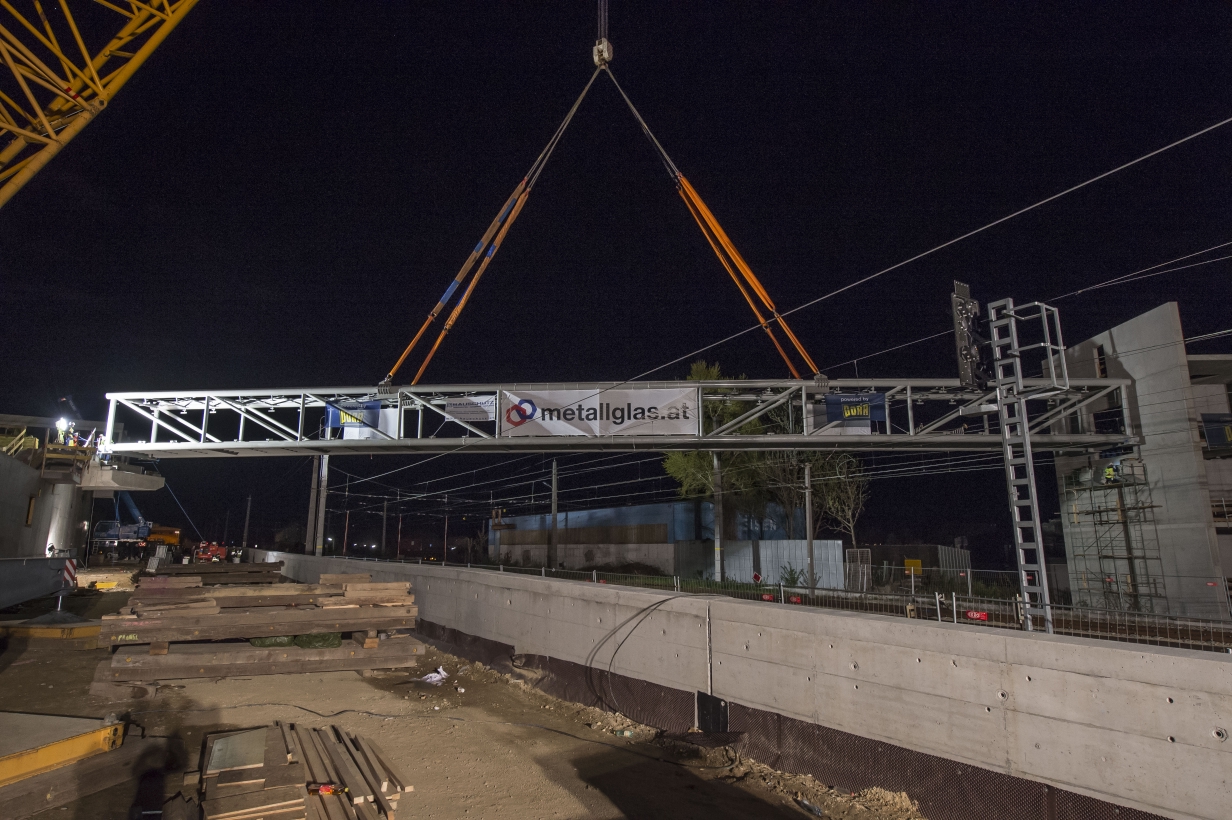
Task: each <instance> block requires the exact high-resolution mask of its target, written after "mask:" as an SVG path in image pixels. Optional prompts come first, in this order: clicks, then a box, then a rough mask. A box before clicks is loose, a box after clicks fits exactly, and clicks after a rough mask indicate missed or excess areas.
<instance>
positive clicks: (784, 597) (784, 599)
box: [779, 581, 787, 604]
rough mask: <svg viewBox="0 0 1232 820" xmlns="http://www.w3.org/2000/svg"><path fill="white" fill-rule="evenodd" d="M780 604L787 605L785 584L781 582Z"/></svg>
mask: <svg viewBox="0 0 1232 820" xmlns="http://www.w3.org/2000/svg"><path fill="white" fill-rule="evenodd" d="M779 603H780V604H785V603H787V596H786V595H785V594H784V593H783V582H782V581H779Z"/></svg>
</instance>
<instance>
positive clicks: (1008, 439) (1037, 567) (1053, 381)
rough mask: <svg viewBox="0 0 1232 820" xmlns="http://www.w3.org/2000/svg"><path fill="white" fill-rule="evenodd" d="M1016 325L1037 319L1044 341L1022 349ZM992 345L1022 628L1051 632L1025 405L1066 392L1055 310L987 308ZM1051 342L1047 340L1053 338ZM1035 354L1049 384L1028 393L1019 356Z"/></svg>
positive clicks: (1004, 303)
mask: <svg viewBox="0 0 1232 820" xmlns="http://www.w3.org/2000/svg"><path fill="white" fill-rule="evenodd" d="M1019 320H1038V321H1039V322H1040V324H1041V327H1042V330H1043V341H1041V342H1036V343H1033V344H1029V345H1026V346H1023V345H1021V344H1020V343H1019V341H1018V322H1019ZM988 324H989V331H990V334H989V335H990V337H991V343H992V357H993V384H994V385H995V386H996V389H997V415H998V417H999V418H1000V421H1001V449H1002V453H1003V454H1004V456H1005V479H1006V488H1007V490H1008V492H1009V502H1010V516H1011V518H1012V519H1013V527H1014V547H1015V550H1016V554H1017V556H1018V587H1019V590H1020V592H1021V595H1022V601H1023V604H1022V612H1023V627H1024V628H1025V629H1026V630H1027V631H1032V630H1035V629H1036V628H1037V627H1038V623H1039V622H1040V621H1042V622H1043V625H1044V631H1045V632H1052V604H1051V601H1049V598H1048V572H1047V568H1046V566H1045V563H1044V542H1043V530H1042V529H1041V528H1040V515H1039V500H1038V498H1037V496H1036V489H1035V465H1034V463H1033V461H1032V455H1033V453H1032V449H1031V426H1030V419H1029V417H1028V414H1027V400H1028V399H1041V398H1046V397H1047V396H1048V395H1051V394H1052V393H1054V392H1056V391H1058V390H1064V389H1067V388H1068V387H1069V375H1068V372H1067V369H1066V366H1065V346H1064V343H1063V342H1062V341H1061V325H1060V319H1059V317H1058V315H1057V311H1056V309H1055V308H1051V307H1049V306H1047V305H1044V304H1041V303H1039V302H1032V303H1031V304H1028V305H1024V306H1022V307H1020V308H1018V309H1015V307H1014V300H1013V299H1002V300H1001V301H999V302H992V303H990V304H989V305H988ZM1054 334H1055V336H1056V342H1055V343H1054V342H1053V341H1052V338H1053V335H1054ZM1030 350H1037V351H1039V352H1040V353H1041V354H1042V357H1043V358H1042V364H1043V366H1044V369H1045V370H1046V373H1047V374H1048V375H1049V377H1050V378H1049V382H1050V383H1049V384H1047V385H1043V386H1041V387H1039V388H1038V389H1033V390H1031V391H1028V390H1027V389H1026V387H1025V386H1024V384H1023V373H1022V368H1023V363H1022V356H1023V353H1024V352H1026V351H1030Z"/></svg>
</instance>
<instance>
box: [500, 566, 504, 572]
mask: <svg viewBox="0 0 1232 820" xmlns="http://www.w3.org/2000/svg"><path fill="white" fill-rule="evenodd" d="M500 571H501V572H504V571H505V565H504V564H501V565H500Z"/></svg>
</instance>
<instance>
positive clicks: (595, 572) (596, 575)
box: [590, 569, 599, 584]
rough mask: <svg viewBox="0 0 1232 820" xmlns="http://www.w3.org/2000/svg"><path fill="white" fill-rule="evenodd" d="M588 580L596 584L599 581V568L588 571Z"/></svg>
mask: <svg viewBox="0 0 1232 820" xmlns="http://www.w3.org/2000/svg"><path fill="white" fill-rule="evenodd" d="M590 580H591V581H592V582H594V583H596V584H597V583H599V570H597V569H592V570H591V571H590Z"/></svg>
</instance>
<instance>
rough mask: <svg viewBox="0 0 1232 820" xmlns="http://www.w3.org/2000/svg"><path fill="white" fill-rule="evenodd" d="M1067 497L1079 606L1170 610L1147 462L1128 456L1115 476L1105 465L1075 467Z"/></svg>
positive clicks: (1064, 496) (1064, 491)
mask: <svg viewBox="0 0 1232 820" xmlns="http://www.w3.org/2000/svg"><path fill="white" fill-rule="evenodd" d="M1061 495H1062V497H1061V506H1062V518H1063V522H1064V523H1063V525H1062V526H1063V528H1064V530H1065V542H1066V544H1068V545H1069V548H1070V566H1069V571H1070V586H1071V587H1072V590H1071V593H1072V595H1073V598H1074V603H1075V605H1077V606H1090V607H1098V608H1101V609H1117V610H1125V611H1131V612H1155V613H1160V614H1166V613H1167V612H1168V598H1167V592H1166V590H1165V585H1164V573H1163V564H1162V563H1161V561H1160V557H1159V535H1158V533H1157V531H1156V528H1155V512H1154V511H1155V507H1156V506H1157V505H1155V504H1153V503H1152V501H1151V485H1150V484H1149V483H1148V482H1147V477H1146V467H1145V465H1144V464H1143V463H1142V462H1141V461H1140V460H1138V459H1130V458H1122V459H1121V462H1120V469H1119V472H1114V474H1113V475H1112V476H1110V477H1109V476H1107V475H1106V473H1105V472H1104V471H1103V470H1102V469H1101V468H1090V467H1088V468H1083V469H1080V470H1075V471H1074V472H1073V473H1070V474H1069V475H1067V476H1066V477H1065V486H1064V487H1062V489H1061Z"/></svg>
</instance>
